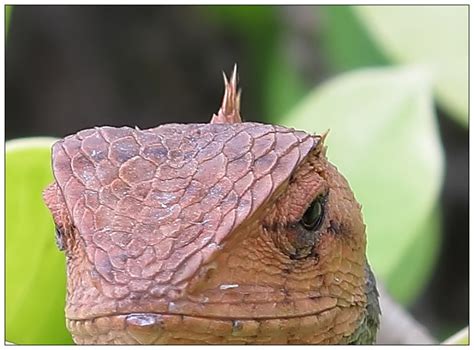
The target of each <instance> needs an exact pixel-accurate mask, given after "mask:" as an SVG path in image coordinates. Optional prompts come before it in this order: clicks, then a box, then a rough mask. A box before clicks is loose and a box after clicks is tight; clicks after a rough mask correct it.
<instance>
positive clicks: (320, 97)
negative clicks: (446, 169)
mask: <svg viewBox="0 0 474 350" xmlns="http://www.w3.org/2000/svg"><path fill="white" fill-rule="evenodd" d="M281 123H282V124H284V125H288V126H292V127H295V128H297V129H305V130H307V131H309V132H315V133H321V132H322V131H325V130H328V129H330V130H331V132H330V133H329V135H328V138H327V145H328V159H330V160H331V162H333V163H334V164H336V165H337V167H338V168H339V169H340V170H341V172H342V173H343V174H344V175H345V176H346V177H347V179H348V180H349V183H350V184H351V187H352V188H353V190H354V192H355V195H356V198H357V199H358V200H359V201H360V202H361V203H362V206H363V214H364V218H365V222H366V224H367V233H368V237H369V239H368V255H369V261H370V262H371V264H372V265H373V266H374V270H375V271H376V272H377V275H378V276H379V278H381V279H382V280H383V281H386V282H387V284H388V288H389V290H390V291H391V292H392V293H393V294H394V297H395V298H396V299H397V300H399V301H403V302H405V303H407V302H409V301H411V300H413V298H414V297H416V295H417V292H418V291H419V290H420V288H421V287H422V286H423V283H424V282H426V279H427V278H426V274H427V272H430V271H431V268H432V267H433V263H434V257H435V254H434V252H435V251H436V250H437V248H438V244H437V243H438V241H439V229H438V227H439V222H437V220H439V219H438V216H434V215H430V214H431V213H432V211H433V209H434V203H435V202H436V199H437V196H438V193H439V190H440V186H441V180H442V172H443V156H442V149H441V145H440V141H439V136H438V131H437V127H436V120H435V114H434V110H433V105H432V100H431V95H430V87H429V84H428V81H427V79H426V76H425V75H424V74H423V71H418V70H416V69H414V68H413V69H399V68H397V69H394V68H379V69H367V70H359V71H355V72H353V73H348V74H346V75H341V76H340V77H338V78H336V79H334V80H330V81H328V82H327V83H325V84H323V85H322V86H321V87H319V88H318V89H316V90H314V91H313V92H311V93H310V94H309V95H308V96H307V97H306V98H305V99H304V101H302V102H301V104H300V105H298V106H297V107H296V108H295V109H294V111H293V112H292V113H290V114H289V115H288V116H286V117H285V118H283V119H282V120H281ZM428 219H433V220H428ZM420 242H421V243H422V242H426V243H425V244H424V246H423V249H421V250H420V248H419V244H420ZM388 247H390V249H388ZM407 256H410V257H411V259H409V260H407V259H406V257H407ZM414 260H416V265H411V266H410V273H409V274H405V273H402V274H401V273H400V271H403V269H405V268H407V266H406V264H407V263H413V262H414ZM407 286H409V288H407Z"/></svg>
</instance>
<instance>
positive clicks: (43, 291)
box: [5, 138, 72, 344]
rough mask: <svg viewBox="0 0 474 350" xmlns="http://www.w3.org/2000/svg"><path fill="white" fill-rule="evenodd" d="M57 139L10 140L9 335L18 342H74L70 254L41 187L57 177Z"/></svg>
mask: <svg viewBox="0 0 474 350" xmlns="http://www.w3.org/2000/svg"><path fill="white" fill-rule="evenodd" d="M53 142H54V139H50V138H30V139H18V140H15V141H9V142H7V143H6V218H7V220H6V232H7V235H6V257H5V259H6V265H5V273H6V281H5V282H6V283H5V293H6V318H5V322H6V339H7V340H8V341H10V342H13V343H15V344H70V343H72V339H71V336H70V334H69V332H68V331H67V329H66V324H65V318H64V303H65V295H66V272H65V259H64V254H62V253H61V252H60V251H59V250H58V248H57V247H56V245H55V243H54V224H53V221H52V219H51V215H50V213H49V211H48V209H47V208H46V206H45V204H44V202H43V200H42V196H41V193H42V191H43V190H44V189H45V187H46V186H47V185H49V184H50V183H51V182H52V181H53V176H52V173H51V161H50V159H51V145H52V143H53Z"/></svg>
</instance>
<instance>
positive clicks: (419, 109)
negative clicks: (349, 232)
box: [6, 6, 467, 344]
mask: <svg viewBox="0 0 474 350" xmlns="http://www.w3.org/2000/svg"><path fill="white" fill-rule="evenodd" d="M400 8H405V7H397V9H400ZM406 8H407V9H409V10H408V11H406V12H403V10H396V11H395V9H393V11H392V10H390V11H388V10H387V9H389V7H368V6H363V7H348V6H321V7H318V8H317V11H315V12H314V18H315V21H316V20H318V21H320V26H319V27H318V28H319V29H318V30H319V32H318V33H314V35H315V38H316V36H318V37H319V38H320V40H321V41H320V45H319V46H318V50H321V52H315V53H314V54H315V56H316V55H321V56H324V57H325V59H326V61H327V65H328V66H329V67H326V68H329V69H330V70H332V74H334V75H336V78H334V79H331V80H329V81H327V82H325V83H324V84H322V85H320V86H319V87H316V88H315V89H314V90H313V91H310V92H308V91H309V90H311V89H310V88H311V85H308V84H311V82H310V81H309V80H308V79H305V78H307V77H305V76H303V73H302V72H301V71H300V70H299V69H298V67H296V66H295V64H294V62H293V61H292V60H291V56H290V55H289V53H288V46H287V44H288V43H287V42H286V41H285V40H287V39H286V38H285V25H286V24H285V23H284V21H283V20H282V18H281V12H282V11H284V8H280V7H276V6H212V7H207V6H206V7H197V8H196V9H197V10H198V11H200V12H201V13H202V14H203V15H204V16H205V19H206V20H208V21H211V22H213V23H215V24H216V25H217V26H219V27H220V28H222V30H223V31H225V32H226V33H233V34H234V35H237V36H239V37H241V38H243V39H244V40H243V41H244V42H245V45H247V47H246V51H247V52H250V53H251V57H249V58H248V60H249V62H250V63H251V64H249V66H252V70H253V71H254V72H255V73H256V74H255V77H254V81H253V83H255V84H256V85H258V88H257V90H258V91H260V94H261V97H262V98H261V100H262V101H261V103H262V105H263V110H264V112H265V115H266V116H267V121H269V122H277V123H281V124H284V125H287V126H293V127H296V128H298V129H304V130H306V131H308V132H314V133H318V134H320V133H322V132H324V131H326V130H328V129H330V133H329V135H328V137H327V139H326V143H327V145H328V151H327V153H328V158H329V159H330V161H331V162H332V163H334V164H336V165H337V166H338V168H339V169H340V170H341V172H342V173H343V174H344V175H345V176H346V178H347V179H348V181H349V183H350V184H351V186H352V188H353V190H354V192H355V195H356V198H357V199H358V201H359V202H360V203H362V207H363V213H364V218H365V222H366V224H367V232H368V255H369V261H370V262H371V264H372V265H373V267H374V270H375V273H376V275H377V276H378V277H380V278H381V279H382V280H383V281H384V282H385V283H386V285H387V287H388V289H389V291H390V292H391V293H392V294H393V295H394V296H395V298H396V299H397V300H398V301H401V302H403V303H405V304H407V303H409V302H411V301H413V300H414V298H415V297H416V296H417V295H418V294H419V292H420V290H421V289H422V288H423V287H424V286H425V285H426V282H427V280H428V279H429V278H430V276H431V275H432V272H433V266H434V263H435V260H436V257H437V253H438V250H439V247H440V209H439V208H438V207H437V205H436V202H437V198H438V194H439V190H440V186H441V181H442V176H443V151H442V148H441V145H440V141H439V136H438V130H437V124H436V119H435V112H434V107H433V103H434V102H433V96H432V84H434V88H435V90H436V93H437V95H438V97H439V100H440V102H441V103H442V105H443V106H444V107H445V108H446V109H447V110H448V111H449V113H450V115H451V116H453V117H454V118H456V120H458V121H460V122H461V123H463V124H464V125H467V123H466V121H467V118H466V116H467V80H466V79H467V72H466V71H465V68H466V69H467V66H466V64H465V61H464V60H465V59H466V57H467V53H465V52H464V51H463V50H466V49H467V40H465V39H464V37H465V36H466V35H467V29H465V28H464V27H463V26H464V25H465V24H466V23H467V21H466V20H465V18H464V17H463V16H464V12H462V11H460V10H449V11H447V12H445V10H446V9H447V8H448V7H445V6H443V8H442V10H441V12H442V13H446V14H447V15H446V17H443V18H440V17H439V16H441V15H440V12H438V11H435V10H427V11H426V12H423V13H422V10H421V8H417V7H413V6H410V7H406ZM425 8H426V7H424V9H425ZM10 11H11V10H10V7H7V26H8V18H9V14H10ZM411 11H413V13H412V12H411ZM420 11H421V12H420ZM389 14H390V16H389ZM440 22H442V23H443V25H442V26H441V25H439V23H440ZM420 28H422V29H423V30H420ZM446 28H450V30H449V31H446V32H443V31H445V30H446ZM428 32H429V35H428V34H427V33H428ZM417 33H419V35H423V37H422V38H420V37H419V36H417V35H418V34H417ZM453 36H455V37H456V38H457V40H450V39H452V37H453ZM426 39H430V40H431V39H433V42H430V41H429V40H426ZM315 40H316V39H315ZM420 43H423V45H421V44H420ZM435 44H436V45H435ZM463 45H464V46H463ZM462 46H463V47H462ZM390 62H393V63H403V64H410V67H392V66H390V65H389V64H390ZM238 63H239V64H241V62H238ZM414 63H416V66H411V64H414ZM376 66H383V67H381V68H377V69H375V68H373V67H376ZM358 68H366V69H358ZM217 69H219V67H218V68H217ZM343 72H346V73H345V74H341V73H343ZM247 84H248V83H247ZM305 95H306V96H305ZM245 99H246V100H247V97H246V98H245ZM51 142H52V140H38V139H33V140H32V141H24V140H21V141H20V140H19V141H11V142H9V143H7V155H6V167H7V170H6V196H7V201H6V216H7V221H6V230H7V239H6V250H7V255H6V274H7V275H6V293H7V295H6V307H7V308H6V313H7V317H6V326H7V333H6V334H7V339H8V340H9V341H12V342H14V343H18V344H24V343H41V344H45V343H71V338H70V336H69V334H68V333H67V330H66V329H65V324H64V310H63V308H64V299H65V297H64V296H65V272H64V255H63V254H61V253H60V252H58V250H57V249H56V247H55V246H54V233H53V232H54V231H53V229H54V227H53V223H52V219H51V218H50V215H49V213H48V211H47V209H46V207H45V206H44V204H43V202H42V199H41V191H42V190H43V189H44V188H45V186H46V185H47V184H48V183H50V182H51V181H52V177H51V169H50V160H49V156H50V154H49V152H50V150H49V149H50V145H51ZM25 218H28V220H25ZM33 233H34V234H33ZM12 252H14V254H12ZM45 296H47V298H45ZM45 315H47V316H45Z"/></svg>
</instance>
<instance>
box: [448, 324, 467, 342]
mask: <svg viewBox="0 0 474 350" xmlns="http://www.w3.org/2000/svg"><path fill="white" fill-rule="evenodd" d="M443 344H445V345H448V344H449V345H452V344H457V345H469V326H468V327H466V328H463V329H461V330H460V331H459V332H457V333H456V334H454V335H453V336H451V337H449V338H448V339H446V340H445V341H444V342H443Z"/></svg>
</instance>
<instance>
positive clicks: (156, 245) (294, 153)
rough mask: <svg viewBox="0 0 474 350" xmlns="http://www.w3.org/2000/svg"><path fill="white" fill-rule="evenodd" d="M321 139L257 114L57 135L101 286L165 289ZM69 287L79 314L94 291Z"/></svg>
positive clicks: (112, 293)
mask: <svg viewBox="0 0 474 350" xmlns="http://www.w3.org/2000/svg"><path fill="white" fill-rule="evenodd" d="M316 140H317V139H315V138H314V137H311V136H310V135H308V134H306V133H304V132H298V131H294V130H292V129H286V128H282V127H278V126H271V125H263V124H258V123H241V124H234V125H232V127H229V125H222V124H187V125H180V124H168V125H164V126H160V127H157V128H154V129H149V130H134V129H131V128H127V127H124V128H120V129H117V128H111V127H101V128H95V129H89V130H83V131H81V132H79V133H77V134H75V135H73V136H69V137H66V138H65V139H64V140H62V141H60V142H58V143H56V144H55V145H54V147H53V168H54V169H55V176H56V181H57V184H58V186H59V188H60V189H61V191H62V193H64V194H65V197H64V200H65V202H66V206H67V209H68V211H69V213H70V214H71V216H72V221H73V222H74V223H75V227H76V228H77V229H78V230H79V231H80V232H81V237H82V238H83V240H84V242H83V244H84V246H85V251H86V254H87V259H88V260H89V261H90V262H91V263H92V266H95V267H96V268H95V271H93V272H92V275H93V276H97V277H98V281H97V282H95V283H100V284H101V289H102V290H103V292H104V294H105V295H106V296H109V298H110V299H111V300H112V301H114V300H117V297H120V298H124V297H126V296H128V295H129V294H130V293H134V297H135V298H144V296H145V294H149V295H151V296H154V297H162V296H163V295H166V293H168V292H169V291H170V290H173V289H174V290H176V289H177V288H180V286H182V284H183V283H185V282H186V279H187V278H189V277H190V276H192V275H193V273H194V272H195V270H196V269H197V267H199V266H200V265H201V262H203V261H206V260H207V259H208V258H209V256H210V255H211V254H212V253H213V252H215V251H217V250H219V249H220V245H221V243H222V241H223V240H224V239H225V238H226V236H227V235H228V234H229V233H230V232H231V231H232V230H233V229H235V228H236V227H237V226H238V225H239V224H241V223H242V222H243V221H244V220H245V219H246V218H247V217H249V216H251V215H252V213H253V212H254V211H255V209H256V208H258V207H259V206H261V205H262V204H263V202H264V201H265V200H266V199H267V197H268V196H269V195H270V194H271V193H272V192H273V190H274V189H275V188H276V187H278V186H279V185H280V184H281V183H282V182H283V181H284V180H285V179H286V178H287V177H288V176H289V175H290V173H291V171H292V170H293V169H294V168H295V166H296V165H297V164H298V163H299V162H300V161H301V160H302V159H303V158H304V157H305V156H306V155H307V154H308V152H309V151H310V150H311V149H312V148H313V147H314V146H315V144H316ZM209 174H213V176H209ZM157 200H159V202H160V203H162V206H161V207H158V208H157V207H155V206H153V205H151V203H155V201H157ZM183 232H185V233H184V234H183ZM179 233H180V236H179V239H177V238H178V236H177V234H179ZM184 265H185V267H184V268H183V267H182V266H184ZM178 269H180V271H181V273H179V274H176V273H174V272H175V271H176V270H178ZM124 270H125V271H126V272H127V273H123V271H124ZM151 281H153V283H152V282H151ZM84 282H86V281H84ZM77 283H82V281H77ZM72 287H73V286H72ZM70 295H74V298H75V300H70V305H69V306H70V307H72V310H70V311H71V312H72V313H73V314H74V305H76V306H78V307H80V306H82V305H83V304H84V303H91V302H93V299H94V298H96V297H97V296H96V295H92V298H91V295H80V294H79V295H78V294H77V293H70ZM80 299H84V300H80ZM96 300H97V302H100V303H103V300H101V298H99V299H96Z"/></svg>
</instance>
